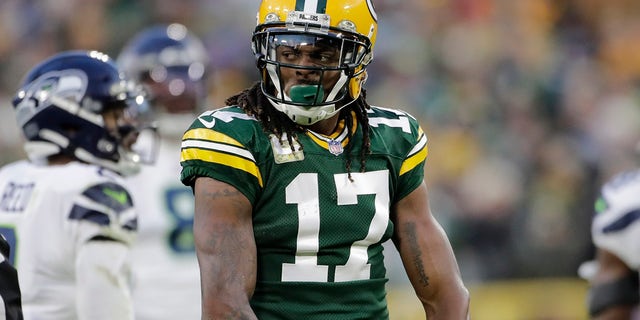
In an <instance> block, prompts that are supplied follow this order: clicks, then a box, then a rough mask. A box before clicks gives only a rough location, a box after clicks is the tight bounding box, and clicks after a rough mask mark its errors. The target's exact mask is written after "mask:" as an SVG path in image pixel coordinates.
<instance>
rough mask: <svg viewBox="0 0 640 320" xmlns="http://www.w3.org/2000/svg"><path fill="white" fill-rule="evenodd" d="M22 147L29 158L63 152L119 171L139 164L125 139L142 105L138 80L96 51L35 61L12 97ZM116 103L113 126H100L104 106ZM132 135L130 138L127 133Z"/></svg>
mask: <svg viewBox="0 0 640 320" xmlns="http://www.w3.org/2000/svg"><path fill="white" fill-rule="evenodd" d="M13 106H14V109H15V111H16V119H17V123H18V126H19V127H21V128H22V131H23V133H24V136H25V138H26V140H27V141H26V143H25V151H26V152H27V154H28V156H29V158H30V159H32V160H34V161H46V160H47V158H48V157H50V156H53V155H58V154H65V155H68V156H71V157H73V158H75V159H78V160H80V161H83V162H87V163H93V164H97V165H100V166H103V167H106V168H109V169H112V170H114V171H116V172H119V173H121V174H123V175H130V174H134V173H136V172H137V171H138V170H139V160H140V159H139V156H138V155H137V154H136V153H135V152H133V151H132V150H131V149H130V148H128V146H127V144H126V143H125V140H126V139H129V140H131V135H134V136H135V132H136V127H135V126H136V121H137V120H136V119H137V117H138V116H139V115H140V114H141V113H144V112H145V110H146V109H148V106H147V105H146V103H145V98H144V92H143V91H142V90H141V88H140V86H139V85H136V84H135V83H134V82H132V81H130V80H129V79H128V78H126V77H125V75H124V74H123V73H122V72H120V71H119V70H118V68H117V65H116V64H115V62H114V61H113V60H111V59H110V58H109V56H107V55H106V54H104V53H101V52H98V51H65V52H61V53H58V54H56V55H54V56H52V57H50V58H48V59H46V60H45V61H43V62H41V63H39V64H38V65H36V66H35V67H34V68H33V69H31V70H30V71H29V72H28V73H27V75H26V76H25V78H24V80H23V82H22V85H21V88H20V89H19V91H18V92H17V94H16V95H15V97H14V99H13ZM115 109H122V110H124V112H123V115H124V117H125V119H124V121H120V120H119V123H118V124H117V126H118V127H117V128H115V129H113V128H111V129H110V128H108V127H107V126H105V119H104V117H103V114H104V113H105V112H108V111H111V110H115ZM133 139H134V140H135V138H133Z"/></svg>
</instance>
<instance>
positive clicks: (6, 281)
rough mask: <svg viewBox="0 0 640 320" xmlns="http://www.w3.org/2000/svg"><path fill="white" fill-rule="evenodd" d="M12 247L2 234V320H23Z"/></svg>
mask: <svg viewBox="0 0 640 320" xmlns="http://www.w3.org/2000/svg"><path fill="white" fill-rule="evenodd" d="M10 256H11V246H10V245H9V241H8V240H7V238H5V236H4V235H3V234H2V233H0V319H5V320H22V319H23V316H22V302H21V293H20V283H19V282H18V272H17V271H16V268H15V267H14V266H13V265H12V264H11V262H9V257H10Z"/></svg>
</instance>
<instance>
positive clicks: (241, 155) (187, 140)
mask: <svg viewBox="0 0 640 320" xmlns="http://www.w3.org/2000/svg"><path fill="white" fill-rule="evenodd" d="M220 112H225V111H220ZM216 116H219V115H217V114H216V113H215V112H213V113H209V114H206V115H204V116H203V115H201V116H200V118H203V117H210V118H212V120H209V119H205V122H207V123H209V122H213V123H214V125H213V126H212V128H202V127H199V125H198V123H197V122H202V121H200V120H199V119H200V118H199V119H198V120H196V122H194V125H192V127H191V128H190V129H189V130H187V132H186V133H185V134H184V136H183V138H182V147H181V149H182V150H181V158H180V159H181V160H180V161H181V162H188V161H192V160H197V161H204V162H209V163H216V164H221V165H227V166H230V167H232V168H236V169H240V170H243V171H245V172H247V173H249V174H251V175H252V176H254V177H255V178H256V179H257V180H258V183H259V184H260V185H261V186H262V184H263V183H262V175H261V174H260V170H259V169H258V166H257V164H256V160H255V158H254V156H253V155H252V153H251V152H250V151H249V150H248V149H247V147H245V145H244V144H243V142H240V141H239V140H238V139H236V138H234V137H232V136H230V135H229V134H227V133H222V132H219V131H216V130H214V129H213V127H214V126H215V125H217V123H216V120H215V119H217V118H216ZM223 117H224V118H225V119H227V118H228V119H229V121H228V122H231V120H232V119H233V117H231V116H229V114H227V115H223ZM242 122H243V121H240V123H242ZM224 128H228V127H226V126H224ZM233 133H234V131H231V132H230V134H233ZM238 136H240V134H238ZM245 137H246V135H245Z"/></svg>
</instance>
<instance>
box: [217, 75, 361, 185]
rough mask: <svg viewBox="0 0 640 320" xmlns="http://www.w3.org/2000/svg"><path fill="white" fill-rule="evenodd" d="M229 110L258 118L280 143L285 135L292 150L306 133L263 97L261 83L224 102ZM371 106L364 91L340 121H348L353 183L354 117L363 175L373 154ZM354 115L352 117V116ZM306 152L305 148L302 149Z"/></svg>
mask: <svg viewBox="0 0 640 320" xmlns="http://www.w3.org/2000/svg"><path fill="white" fill-rule="evenodd" d="M225 103H226V104H227V105H228V106H233V105H236V106H238V107H240V108H241V109H242V110H244V111H245V112H246V113H247V114H248V115H250V116H254V117H256V118H257V119H258V120H260V124H261V125H262V129H263V130H264V132H266V133H268V134H271V133H273V134H275V135H276V136H277V137H278V139H282V135H283V134H285V133H286V137H287V141H288V142H289V145H290V146H291V150H292V151H295V150H293V148H294V147H293V140H294V138H296V137H297V136H298V133H303V132H305V131H306V129H305V128H304V127H303V126H301V125H298V124H297V123H295V122H293V121H292V120H291V119H289V117H287V115H285V114H284V113H282V112H280V111H278V110H277V109H276V108H274V107H273V106H272V105H271V103H270V102H269V100H268V99H267V97H266V96H265V95H264V94H263V93H262V89H261V86H260V82H259V81H258V82H256V83H254V84H253V85H252V86H251V87H249V88H247V89H245V90H243V91H241V92H240V93H238V94H236V95H234V96H231V97H229V98H227V100H225ZM370 108H371V106H370V105H369V104H368V103H367V101H366V91H365V90H364V89H362V92H361V94H360V96H359V97H358V99H356V100H355V101H354V102H353V103H351V104H350V105H349V106H347V107H345V108H343V109H342V110H341V111H340V118H342V119H344V120H345V123H346V126H347V134H348V136H347V137H348V139H349V144H347V147H346V149H345V159H346V160H345V168H346V170H347V173H348V174H349V179H351V164H352V161H353V160H352V159H353V157H352V155H351V151H352V150H353V145H354V143H355V141H354V139H353V131H352V129H353V114H355V117H356V120H357V122H358V123H360V125H361V126H362V134H363V139H362V148H361V151H360V172H364V171H365V169H366V160H367V155H368V154H369V153H370V151H371V137H370V132H369V117H368V116H367V110H368V109H370ZM351 111H353V114H352V113H351ZM302 147H303V148H304V146H302Z"/></svg>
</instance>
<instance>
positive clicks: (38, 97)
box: [16, 70, 88, 126]
mask: <svg viewBox="0 0 640 320" xmlns="http://www.w3.org/2000/svg"><path fill="white" fill-rule="evenodd" d="M87 78H88V77H87V74H86V73H84V72H83V71H81V70H64V71H52V72H47V73H45V74H43V75H42V76H40V77H38V78H37V79H36V80H34V81H33V82H32V83H31V85H30V86H29V87H28V88H27V89H26V90H22V91H21V92H19V93H18V96H19V98H20V99H21V101H20V103H18V104H17V105H16V117H17V120H18V124H19V125H20V126H22V125H24V124H25V123H27V121H29V120H30V119H31V118H33V116H35V115H36V114H37V113H38V112H40V111H42V110H44V109H45V108H47V107H49V106H51V105H52V104H53V102H52V97H64V98H65V99H66V100H71V101H76V102H79V101H80V100H82V97H84V95H85V93H86V91H87V84H88V81H87ZM58 107H63V108H65V109H68V108H69V107H70V106H58ZM76 108H77V107H76Z"/></svg>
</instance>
